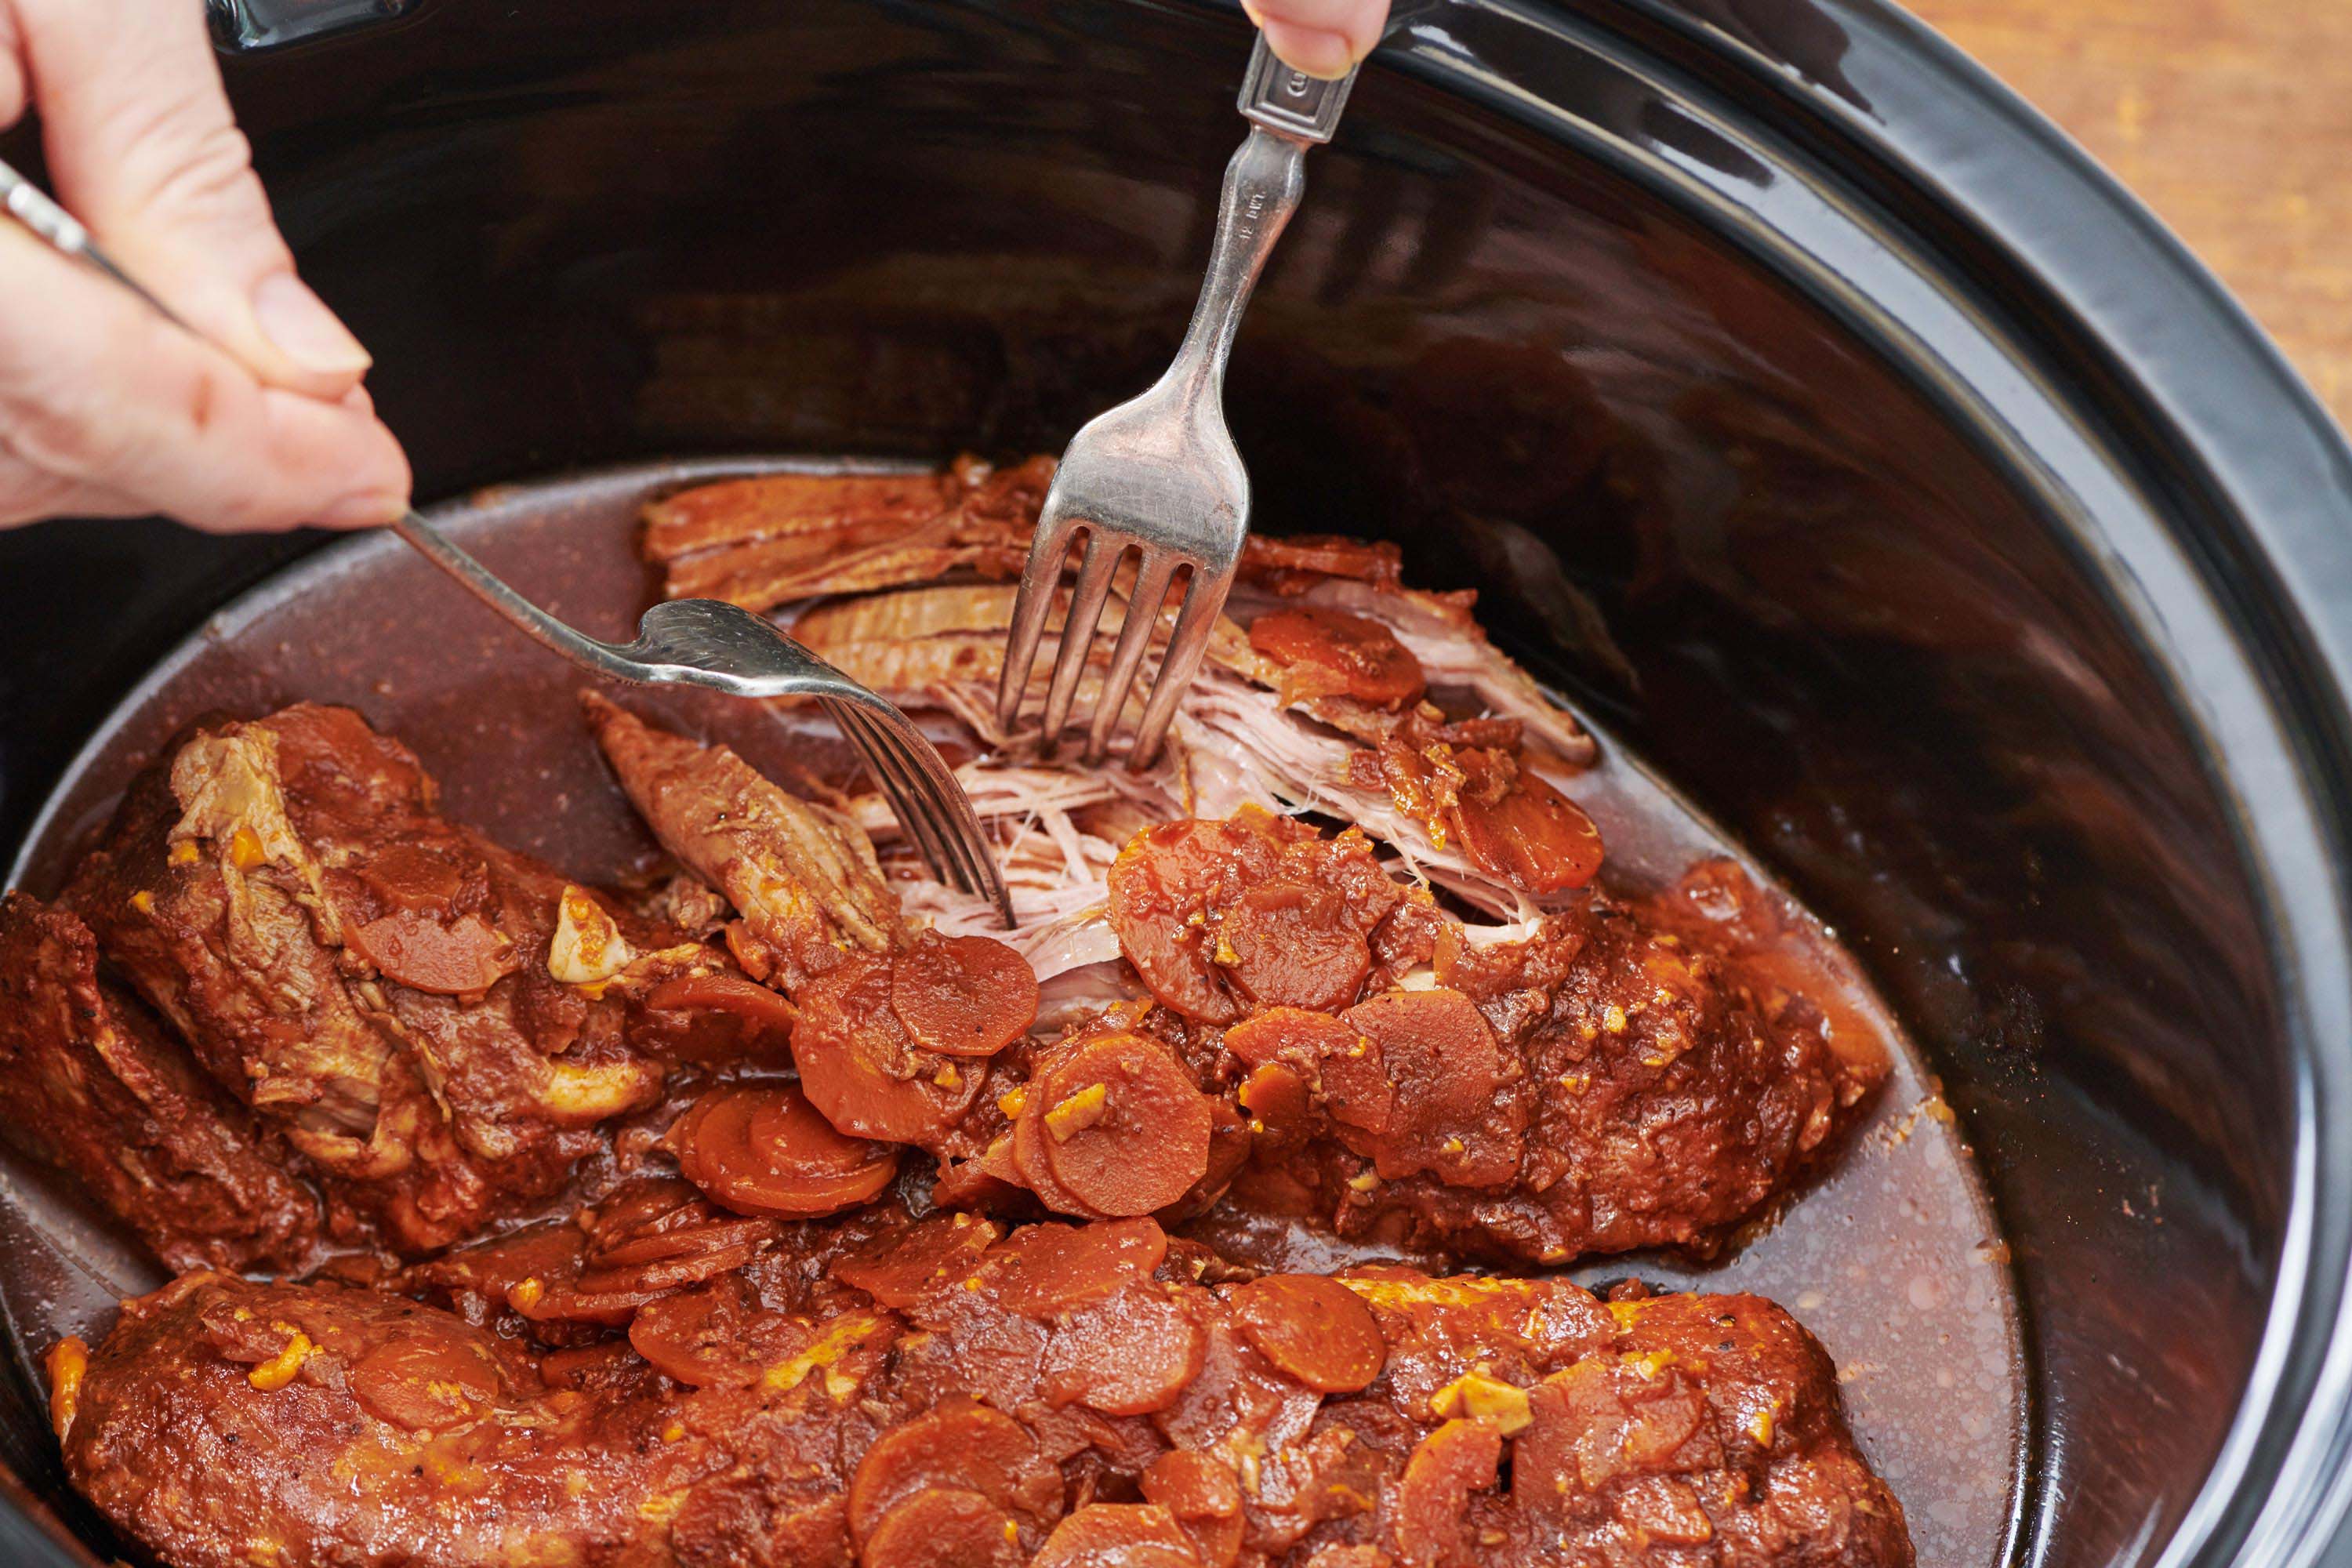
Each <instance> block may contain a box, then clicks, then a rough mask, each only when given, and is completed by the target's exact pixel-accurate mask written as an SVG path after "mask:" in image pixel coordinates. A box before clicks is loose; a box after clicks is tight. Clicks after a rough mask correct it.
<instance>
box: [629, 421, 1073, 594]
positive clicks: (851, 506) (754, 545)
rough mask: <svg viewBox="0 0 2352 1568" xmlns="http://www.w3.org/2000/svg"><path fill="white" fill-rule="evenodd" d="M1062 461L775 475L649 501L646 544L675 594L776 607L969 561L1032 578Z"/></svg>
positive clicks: (920, 577) (994, 573) (982, 568)
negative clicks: (1044, 512) (1033, 552)
mask: <svg viewBox="0 0 2352 1568" xmlns="http://www.w3.org/2000/svg"><path fill="white" fill-rule="evenodd" d="M1053 478H1054V461H1053V459H1052V458H1031V459H1030V460H1029V461H1027V462H1025V463H1023V464H1021V465H1020V466H1019V467H1017V468H992V467H990V466H989V465H988V464H986V463H983V462H981V461H979V460H978V459H976V458H963V459H961V460H960V461H959V462H958V463H957V464H956V466H955V468H954V470H953V471H952V472H950V473H945V474H768V475H763V476H761V477H759V478H755V479H728V480H724V481H722V482H720V483H719V484H715V485H705V486H700V487H698V488H697V489H690V490H686V491H683V492H681V493H680V494H678V495H676V496H672V497H670V498H669V499H667V500H659V501H656V502H654V503H653V504H652V505H651V506H649V507H647V508H646V532H645V552H646V558H647V559H648V560H653V561H659V562H662V563H665V565H666V566H667V581H666V582H665V584H664V585H663V591H664V593H665V594H667V596H668V597H670V598H673V599H681V598H717V599H726V600H728V601H730V602H731V603H733V604H738V605H743V606H744V607H745V608H747V609H753V610H764V609H767V608H768V607H769V606H771V605H779V604H782V603H783V602H784V601H785V600H787V599H798V598H803V597H805V596H807V595H810V594H813V593H844V592H856V591H857V590H861V589H870V588H886V587H889V586H891V585H893V584H898V583H908V582H929V581H930V580H932V579H934V578H937V577H939V576H940V574H943V573H946V572H949V571H952V570H955V569H957V568H964V569H968V570H971V571H976V572H978V573H980V574H982V575H983V576H989V577H996V578H1005V577H1015V576H1018V575H1020V573H1021V567H1022V564H1023V563H1024V562H1026V561H1027V560H1028V558H1029V531H1030V529H1031V527H1032V526H1033V525H1034V523H1035V521H1036V519H1037V509H1038V508H1039V507H1040V506H1042V505H1043V504H1045V488H1046V486H1048V485H1049V484H1051V483H1052V482H1053Z"/></svg>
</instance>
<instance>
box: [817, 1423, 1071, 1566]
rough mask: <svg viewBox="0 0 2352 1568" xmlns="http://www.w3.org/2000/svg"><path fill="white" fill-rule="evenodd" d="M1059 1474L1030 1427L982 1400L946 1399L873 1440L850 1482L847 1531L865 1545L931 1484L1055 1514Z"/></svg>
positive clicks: (1041, 1514)
mask: <svg viewBox="0 0 2352 1568" xmlns="http://www.w3.org/2000/svg"><path fill="white" fill-rule="evenodd" d="M1061 1486H1062V1477H1061V1472H1060V1471H1059V1470H1057V1469H1055V1468H1053V1467H1052V1466H1050V1465H1048V1464H1046V1463H1045V1461H1044V1460H1043V1459H1042V1458H1039V1457H1038V1454H1037V1444H1036V1440H1035V1439H1034V1438H1033V1437H1031V1436H1029V1429H1028V1428H1027V1427H1025V1426H1022V1425H1021V1423H1020V1422H1018V1421H1015V1420H1014V1419H1013V1417H1012V1416H1010V1415H1005V1414H1004V1413H1003V1412H1002V1411H999V1410H992V1409H991V1408H990V1407H989V1406H987V1405H982V1404H981V1403H979V1402H978V1401H977V1400H972V1399H966V1398H961V1397H957V1398H951V1399H948V1400H943V1401H941V1402H940V1404H938V1405H934V1406H932V1407H931V1408H930V1409H929V1410H927V1411H925V1412H924V1413H923V1414H922V1415H918V1416H916V1417H915V1418H914V1419H913V1420H911V1421H908V1422H907V1423H905V1424H904V1425H902V1426H894V1427H892V1428H891V1429H890V1430H889V1431H887V1432H885V1433H883V1434H882V1436H879V1437H877V1438H876V1439H875V1440H874V1443H873V1445H872V1446H871V1447H868V1448H867V1449H866V1457H865V1458H863V1459H860V1460H859V1461H858V1464H857V1471H856V1474H855V1475H853V1476H851V1477H850V1479H849V1497H848V1511H849V1530H850V1533H851V1534H852V1535H853V1536H854V1537H856V1540H857V1541H858V1542H859V1543H860V1544H861V1545H862V1544H863V1543H864V1542H866V1541H867V1540H868V1539H869V1538H870V1537H871V1536H872V1535H873V1534H874V1532H875V1531H876V1530H877V1529H878V1528H879V1527H880V1525H881V1523H882V1521H883V1518H884V1516H886V1515H887V1514H888V1513H890V1512H891V1511H892V1510H895V1509H896V1508H898V1505H899V1504H900V1503H901V1502H903V1501H905V1500H907V1499H908V1498H910V1497H912V1496H914V1495H915V1494H916V1493H918V1492H920V1491H923V1490H925V1489H929V1488H932V1487H957V1488H962V1489H966V1490H970V1491H975V1492H978V1493H979V1494H980V1495H981V1496H982V1497H984V1498H986V1499H987V1500H989V1501H990V1502H992V1503H993V1504H995V1505H996V1506H997V1507H999V1508H1003V1509H1008V1510H1009V1509H1018V1510H1021V1511H1023V1512H1025V1513H1030V1514H1034V1515H1036V1516H1039V1517H1046V1516H1050V1514H1051V1513H1052V1511H1053V1510H1054V1508H1055V1505H1056V1504H1057V1503H1058V1502H1059V1500H1060V1499H1061Z"/></svg>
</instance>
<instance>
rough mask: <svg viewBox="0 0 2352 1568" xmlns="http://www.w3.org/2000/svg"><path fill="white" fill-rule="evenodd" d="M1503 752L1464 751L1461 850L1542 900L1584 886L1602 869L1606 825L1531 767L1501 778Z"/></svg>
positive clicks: (1457, 813) (1458, 815) (1457, 809)
mask: <svg viewBox="0 0 2352 1568" xmlns="http://www.w3.org/2000/svg"><path fill="white" fill-rule="evenodd" d="M1498 754H1499V753H1496V752H1487V751H1479V750H1468V751H1465V752H1462V753H1461V754H1460V761H1461V763H1462V764H1463V771H1464V773H1465V775H1466V776H1465V783H1464V784H1463V785H1462V789H1461V795H1460V798H1459V799H1458V800H1457V801H1456V802H1455V805H1454V820H1455V822H1456V823H1457V824H1458V825H1459V826H1460V828H1461V831H1462V847H1463V849H1464V851H1465V853H1467V854H1468V855H1469V857H1470V858H1472V859H1473V860H1475V861H1476V862H1477V863H1478V864H1479V865H1481V866H1483V867H1485V868H1486V869H1487V870H1489V871H1492V872H1493V873H1495V875H1496V876H1498V877H1500V878H1502V879H1504V880H1505V881H1507V882H1509V883H1510V884H1511V885H1512V886H1513V887H1516V888H1519V889H1525V890H1526V891H1528V892H1529V893H1533V894H1536V895H1538V897H1540V896H1541V895H1543V894H1546V893H1557V892H1563V891H1565V890H1567V889H1570V888H1580V887H1582V886H1584V884H1585V883H1587V882H1590V881H1591V880H1592V878H1593V874H1594V873H1595V872H1597V871H1599V870H1600V869H1601V858H1602V850H1601V829H1599V828H1598V827H1595V826H1593V825H1592V818H1591V817H1590V816H1586V815H1585V814H1584V810H1583V808H1582V807H1581V806H1579V805H1577V804H1576V803H1575V802H1574V801H1572V800H1570V799H1569V798H1568V797H1567V796H1566V795H1562V794H1560V793H1559V791H1558V790H1556V789H1554V788H1552V787H1551V785H1550V784H1547V783H1545V782H1544V781H1543V780H1542V779H1540V778H1538V777H1537V776H1536V774H1534V773H1530V772H1529V771H1528V769H1527V768H1526V767H1524V766H1519V767H1516V768H1514V769H1513V770H1511V771H1512V772H1513V773H1514V775H1515V776H1513V777H1512V778H1511V779H1510V780H1509V781H1508V783H1507V784H1498V783H1497V775H1498V774H1499V773H1500V772H1501V771H1502V770H1501V768H1500V767H1499V766H1498V764H1497V763H1496V761H1495V759H1496V757H1497V755H1498Z"/></svg>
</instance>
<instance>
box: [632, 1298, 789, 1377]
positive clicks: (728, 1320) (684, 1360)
mask: <svg viewBox="0 0 2352 1568" xmlns="http://www.w3.org/2000/svg"><path fill="white" fill-rule="evenodd" d="M757 1310H758V1307H757V1303H756V1302H754V1301H753V1300H752V1299H751V1289H750V1287H749V1286H747V1285H746V1284H745V1283H744V1282H743V1280H742V1279H740V1277H738V1276H735V1275H729V1276H727V1277H726V1278H724V1279H714V1280H712V1281H711V1282H710V1283H709V1284H708V1285H705V1286H703V1287H701V1288H700V1289H695V1290H688V1291H686V1292H685V1293H683V1294H681V1295H677V1296H666V1297H664V1298H662V1299H661V1300H658V1301H651V1302H648V1303H646V1306H645V1307H644V1308H643V1309H642V1310H639V1311H638V1313H637V1315H636V1317H635V1319H634V1320H633V1321H631V1322H630V1324H629V1344H630V1345H631V1347H632V1348H634V1349H635V1351H636V1352H637V1353H638V1354H639V1355H641V1356H643V1357H645V1358H646V1360H647V1361H649V1362H651V1363H653V1365H654V1369H655V1370H656V1371H657V1372H660V1373H664V1374H665V1375H667V1376H669V1377H672V1378H675V1379H676V1380H677V1381H678V1382H680V1383H683V1384H687V1385H688V1386H689V1387H693V1388H709V1387H721V1388H740V1387H747V1386H749V1385H750V1384H752V1383H754V1382H757V1381H758V1379H759V1376H760V1363H759V1362H758V1361H757V1360H756V1359H754V1358H753V1357H752V1355H751V1353H750V1352H751V1343H750V1341H751V1318H752V1315H753V1313H754V1312H756V1311H757Z"/></svg>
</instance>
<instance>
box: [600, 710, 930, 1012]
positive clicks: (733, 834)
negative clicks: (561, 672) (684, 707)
mask: <svg viewBox="0 0 2352 1568" xmlns="http://www.w3.org/2000/svg"><path fill="white" fill-rule="evenodd" d="M584 702H585V705H586V707H587V710H588V718H589V721H590V722H591V723H592V724H593V726H594V727H595V731H596V739H597V741H598V742H599V743H601V744H602V745H603V746H604V755H605V756H606V757H607V758H609V759H610V760H611V762H612V764H613V771H614V773H616V774H618V775H619V777H620V780H621V787H622V788H623V789H625V790H626V791H627V792H628V795H629V799H630V800H631V801H633V802H635V805H636V807H637V810H638V812H639V813H640V814H641V815H642V816H644V817H645V819H646V823H647V824H648V825H649V826H651V827H652V828H653V830H654V835H655V837H657V838H659V839H660V840H661V842H662V846H663V847H665V848H667V850H668V851H669V852H670V853H671V854H672V855H675V856H677V858H678V859H679V860H681V861H683V862H684V863H685V864H686V865H687V866H688V868H691V869H693V870H695V871H697V872H698V873H700V874H701V876H703V877H704V878H705V879H708V880H709V882H710V883H711V884H712V885H713V886H715V887H717V888H718V889H719V890H720V891H721V892H723V893H725V894H726V895H727V897H728V899H729V900H730V901H732V902H733V904H734V906H735V909H736V911H737V912H738V913H739V914H740V915H741V917H742V921H741V923H740V926H739V927H737V928H735V929H732V930H730V931H729V933H728V940H729V945H730V947H731V948H733V950H734V951H735V952H736V955H737V956H738V957H740V958H741V959H742V960H743V962H744V964H745V966H746V967H748V968H749V969H751V972H752V973H753V974H754V975H756V976H758V977H760V978H761V979H765V978H767V977H768V976H769V975H770V974H775V975H778V976H779V977H781V978H782V981H783V983H784V984H786V985H787V986H788V987H789V986H793V985H797V984H800V983H801V982H802V981H803V980H805V979H806V978H807V977H808V976H809V975H811V974H813V973H821V972H822V971H824V969H826V968H829V967H830V966H831V965H832V964H833V963H835V960H836V958H837V955H838V952H839V951H840V949H841V948H843V947H845V946H854V947H856V948H857V949H860V950H863V951H866V952H887V951H889V950H890V949H892V948H894V947H896V946H898V944H899V943H900V942H903V941H904V940H905V939H906V937H907V936H908V928H907V926H906V924H905V922H904V921H903V920H902V919H901V917H900V915H899V912H898V897H897V895H895V894H894V893H892V892H891V891H890V889H889V886H888V885H887V883H885V882H884V881H883V880H882V870H881V867H880V866H879V865H878V864H877V862H876V860H875V858H874V846H873V845H872V844H871V843H870V842H868V841H867V839H866V835H865V834H864V833H863V832H862V831H861V830H860V829H859V828H858V826H857V825H856V823H854V822H852V821H850V820H849V819H848V818H846V817H845V816H842V815H841V814H840V813H839V812H837V811H834V810H832V809H831V808H830V807H827V806H824V805H817V804H815V803H814V802H811V801H805V800H802V799H800V798H799V797H797V796H795V795H790V794H787V793H786V792H785V791H784V790H782V788H780V787H778V786H777V785H776V784H772V783H770V782H769V781H768V780H767V779H766V778H765V777H763V776H761V774H760V773H758V772H757V771H756V770H754V769H753V768H752V767H751V764H750V763H746V762H744V761H743V760H742V759H741V758H740V757H738V756H737V755H736V754H735V753H734V752H730V751H729V750H728V749H727V748H726V747H724V746H699V745H697V744H696V743H695V742H692V741H689V740H688V739H686V738H685V737H684V736H681V735H673V734H671V733H670V732H669V731H666V730H656V729H655V728H654V727H652V726H651V725H649V724H647V723H646V722H645V721H643V720H641V719H639V718H638V717H637V716H636V715H635V714H634V713H631V712H629V711H628V710H625V709H623V708H619V707H616V706H614V704H613V703H610V702H607V701H605V700H604V699H603V698H601V697H597V696H594V695H593V694H591V695H589V696H588V697H586V698H585V699H584Z"/></svg>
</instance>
